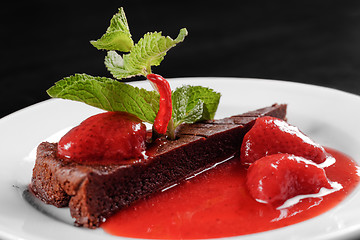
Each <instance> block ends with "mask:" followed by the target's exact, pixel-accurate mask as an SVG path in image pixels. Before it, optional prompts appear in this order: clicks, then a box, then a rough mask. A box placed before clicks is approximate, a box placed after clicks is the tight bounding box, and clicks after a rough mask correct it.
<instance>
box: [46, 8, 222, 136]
mask: <svg viewBox="0 0 360 240" xmlns="http://www.w3.org/2000/svg"><path fill="white" fill-rule="evenodd" d="M187 34H188V32H187V30H186V28H182V29H180V32H179V34H178V36H177V37H176V38H175V39H172V38H170V37H165V36H163V35H162V34H161V32H151V33H146V34H145V35H144V37H143V38H141V39H140V40H139V41H138V42H137V43H136V44H134V41H133V40H132V38H131V34H130V30H129V26H128V23H127V19H126V16H125V12H124V10H123V8H119V12H118V13H116V14H115V15H114V16H113V17H112V19H111V21H110V26H109V27H108V29H107V30H106V33H105V34H104V35H103V36H102V37H101V38H100V39H98V40H96V41H91V42H90V43H91V44H92V45H93V46H94V47H96V48H97V49H101V50H107V51H108V52H107V55H106V57H105V65H106V68H107V69H108V70H109V71H110V73H111V74H112V75H113V77H114V78H116V79H118V80H122V79H124V78H129V77H132V76H136V75H144V76H146V75H147V74H149V73H151V67H152V66H158V65H159V64H160V63H161V62H162V60H163V59H164V56H165V55H166V53H167V51H169V50H170V49H171V48H173V47H174V46H176V45H177V44H178V43H180V42H182V41H184V39H185V37H186V36H187ZM119 52H122V53H123V54H122V55H121V53H119ZM47 93H48V94H49V95H50V96H51V97H54V98H63V99H69V100H75V101H80V102H83V103H86V104H88V105H91V106H94V107H97V108H100V109H104V110H106V111H124V112H128V113H130V114H133V115H135V116H137V117H138V118H139V119H140V120H142V121H144V122H148V123H151V124H153V123H154V120H155V117H156V114H157V112H158V110H159V98H160V96H159V93H158V92H157V91H148V90H145V89H142V88H137V87H133V86H131V85H129V84H125V83H122V82H119V81H117V80H114V79H111V78H105V77H93V76H90V75H87V74H75V75H73V76H69V77H66V78H64V79H62V80H60V81H58V82H57V83H55V85H54V86H53V87H51V88H49V89H48V90H47ZM219 100H220V94H219V93H217V92H215V91H214V90H212V89H210V88H205V87H200V86H195V87H193V86H183V87H180V88H177V89H176V90H175V91H173V92H172V102H173V112H172V119H171V121H170V124H169V127H168V133H169V135H170V137H171V138H172V139H174V137H175V136H174V134H175V129H176V127H178V126H179V125H180V124H182V123H194V122H196V121H201V120H209V119H213V118H214V115H215V112H216V110H217V106H218V104H219Z"/></svg>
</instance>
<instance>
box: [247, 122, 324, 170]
mask: <svg viewBox="0 0 360 240" xmlns="http://www.w3.org/2000/svg"><path fill="white" fill-rule="evenodd" d="M277 153H290V154H294V155H296V156H301V157H304V158H306V159H309V160H312V161H314V162H316V163H322V162H324V161H325V160H326V157H327V153H326V152H325V150H324V148H323V147H322V146H321V145H319V144H317V143H315V142H314V141H313V140H311V139H310V138H309V137H307V136H306V135H305V134H303V133H302V132H301V131H300V130H299V129H298V128H297V127H294V126H291V125H290V124H288V123H287V122H285V121H283V120H281V119H277V118H274V117H268V116H266V117H262V118H258V119H257V120H256V122H255V124H254V126H253V127H252V128H251V130H250V131H249V132H248V133H247V134H246V135H245V137H244V140H243V143H242V145H241V150H240V159H241V161H242V162H243V163H245V164H251V163H253V162H255V161H256V160H257V159H259V158H262V157H264V156H267V155H271V154H277Z"/></svg>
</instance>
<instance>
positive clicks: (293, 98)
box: [0, 78, 360, 240]
mask: <svg viewBox="0 0 360 240" xmlns="http://www.w3.org/2000/svg"><path fill="white" fill-rule="evenodd" d="M169 81H170V84H171V86H172V88H175V87H177V86H181V85H183V84H191V85H202V86H208V87H211V88H213V89H215V90H216V91H219V92H221V93H222V98H221V103H220V105H219V109H218V112H217V115H216V118H222V117H226V116H230V115H234V114H238V113H242V112H245V111H248V110H253V109H256V108H260V107H264V106H268V105H271V104H272V103H275V102H277V103H288V120H289V122H290V123H292V124H294V125H296V126H298V127H299V128H300V129H301V130H302V131H303V132H305V133H306V134H308V135H309V136H310V137H311V138H313V139H314V140H315V141H317V142H319V143H321V144H322V145H325V146H328V147H331V148H335V149H337V150H340V151H342V152H344V153H346V154H348V155H349V156H351V157H352V158H353V159H355V160H356V161H357V162H358V163H360V147H359V146H360V128H359V127H358V124H359V123H360V97H359V96H356V95H352V94H348V93H344V92H341V91H337V90H333V89H328V88H323V87H317V86H312V85H305V84H298V83H290V82H283V81H274V80H259V79H240V78H179V79H170V80H169ZM133 85H135V86H138V87H144V88H148V89H151V86H150V84H149V83H148V82H146V81H144V82H136V83H134V84H133ZM100 111H101V110H99V109H95V108H93V107H89V106H87V105H85V104H82V103H78V102H73V101H67V100H60V99H52V100H48V101H44V102H41V103H39V104H36V105H33V106H31V107H28V108H25V109H23V110H21V111H18V112H16V113H13V114H11V115H9V116H6V117H4V118H2V119H0V154H1V155H0V239H32V240H33V239H75V238H76V237H79V239H87V240H92V239H99V238H101V239H124V238H119V237H114V236H111V235H108V234H106V233H104V231H103V230H102V229H97V230H89V229H84V228H78V227H74V226H72V225H71V224H69V223H71V222H72V220H71V218H70V216H69V210H68V209H66V208H65V209H56V208H55V207H52V206H46V205H45V204H43V203H41V202H39V201H37V199H34V198H31V196H30V195H29V194H28V193H27V192H26V191H24V190H25V189H26V186H27V184H28V183H29V182H30V178H31V173H32V167H33V165H34V155H33V153H34V152H33V149H34V148H35V147H36V146H37V145H38V144H39V143H40V142H41V141H43V140H44V139H47V138H48V137H50V136H53V135H54V134H55V133H57V132H59V131H62V130H64V129H66V128H69V127H71V126H74V125H77V124H78V123H79V122H80V121H82V120H84V119H85V118H87V117H89V116H91V115H93V114H95V113H98V112H100ZM53 137H54V136H53ZM359 203H360V191H359V187H357V188H356V189H355V191H354V192H353V193H352V194H350V196H348V197H347V198H346V199H345V200H344V201H343V202H342V203H340V204H339V205H338V206H336V207H335V208H333V209H331V210H330V211H328V212H326V213H324V214H322V215H320V216H318V217H315V218H313V219H310V220H308V221H304V222H302V223H298V224H295V225H292V226H289V227H285V228H281V229H277V230H272V231H268V232H263V233H258V234H251V235H246V236H239V237H233V238H230V239H239V240H251V239H258V238H264V239H269V240H270V239H345V238H351V237H355V236H358V237H359V238H360V217H359V215H360V204H359Z"/></svg>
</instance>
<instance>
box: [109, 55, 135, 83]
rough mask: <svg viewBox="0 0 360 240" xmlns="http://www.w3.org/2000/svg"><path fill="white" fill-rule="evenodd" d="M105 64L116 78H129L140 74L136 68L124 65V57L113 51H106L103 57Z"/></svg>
mask: <svg viewBox="0 0 360 240" xmlns="http://www.w3.org/2000/svg"><path fill="white" fill-rule="evenodd" d="M105 66H106V68H107V69H108V70H109V72H110V73H111V74H112V75H113V77H114V78H116V79H123V78H130V77H134V76H137V75H141V74H142V72H139V71H138V70H137V69H133V68H129V67H125V66H124V59H123V58H122V57H121V55H120V54H118V53H117V52H115V51H108V53H107V55H106V57H105Z"/></svg>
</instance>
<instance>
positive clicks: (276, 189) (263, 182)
mask: <svg viewBox="0 0 360 240" xmlns="http://www.w3.org/2000/svg"><path fill="white" fill-rule="evenodd" d="M246 186H247V188H248V190H249V192H250V194H251V196H252V197H253V198H254V199H256V200H257V201H259V202H263V203H270V204H272V205H281V204H282V203H283V202H285V201H286V200H287V199H289V198H292V197H295V196H297V195H303V194H314V193H318V192H319V191H320V189H321V188H322V187H324V188H331V185H330V183H329V182H328V180H327V177H326V175H325V171H324V169H322V168H320V167H318V166H317V165H316V164H315V163H313V162H312V161H310V160H307V159H305V158H303V157H298V156H295V155H292V154H274V155H270V156H266V157H263V158H260V159H259V160H257V161H256V162H254V163H253V164H252V165H251V166H250V167H249V169H248V172H247V181H246Z"/></svg>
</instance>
